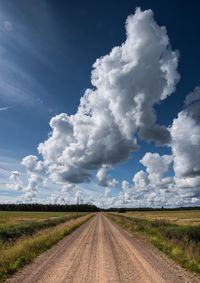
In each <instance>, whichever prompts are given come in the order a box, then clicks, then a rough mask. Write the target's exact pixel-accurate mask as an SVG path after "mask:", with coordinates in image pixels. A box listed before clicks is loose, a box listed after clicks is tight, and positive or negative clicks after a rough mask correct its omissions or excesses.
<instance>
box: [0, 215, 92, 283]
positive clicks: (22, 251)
mask: <svg viewBox="0 0 200 283" xmlns="http://www.w3.org/2000/svg"><path fill="white" fill-rule="evenodd" d="M93 215H94V214H87V215H85V216H82V217H79V218H77V219H73V220H71V221H68V222H67V223H63V224H59V225H57V226H55V227H53V228H52V227H51V228H48V229H43V230H41V231H38V232H36V233H35V234H34V235H33V236H27V237H25V238H20V239H19V240H18V241H16V242H15V244H14V245H3V246H1V248H0V282H3V281H4V280H6V279H7V278H8V277H9V276H11V275H12V274H13V273H15V272H16V271H17V270H18V269H19V268H20V267H22V266H23V265H25V264H27V263H30V262H31V261H32V260H33V259H34V258H35V257H36V256H38V255H39V254H41V253H42V252H44V251H46V250H47V249H48V248H50V247H51V246H52V245H54V244H55V243H57V242H58V241H59V240H61V239H62V238H64V237H65V236H66V235H68V234H70V233H71V232H72V231H73V230H75V229H76V228H78V227H79V226H80V225H81V224H83V223H85V222H86V221H88V220H89V219H90V218H91V217H92V216H93Z"/></svg>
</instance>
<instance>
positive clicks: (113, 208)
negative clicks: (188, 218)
mask: <svg viewBox="0 0 200 283" xmlns="http://www.w3.org/2000/svg"><path fill="white" fill-rule="evenodd" d="M177 210H200V207H199V206H190V207H173V208H164V207H161V208H153V207H136V208H131V207H130V208H127V207H126V208H125V207H118V208H117V207H111V208H109V209H106V211H111V212H112V211H113V212H120V213H125V212H126V211H177Z"/></svg>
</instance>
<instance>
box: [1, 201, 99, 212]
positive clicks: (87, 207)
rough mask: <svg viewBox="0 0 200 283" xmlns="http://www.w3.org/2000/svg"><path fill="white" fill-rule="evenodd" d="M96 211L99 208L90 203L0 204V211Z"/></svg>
mask: <svg viewBox="0 0 200 283" xmlns="http://www.w3.org/2000/svg"><path fill="white" fill-rule="evenodd" d="M77 210H78V211H79V212H90V211H91V212H97V211H99V208H98V207H96V206H95V205H91V204H79V205H78V206H77V205H76V204H70V205H69V204H41V203H18V204H10V203H9V204H8V203H3V204H0V211H58V212H62V211H64V212H73V211H77Z"/></svg>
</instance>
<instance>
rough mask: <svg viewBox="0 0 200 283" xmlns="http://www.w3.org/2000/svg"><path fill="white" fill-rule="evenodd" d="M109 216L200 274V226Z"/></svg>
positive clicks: (110, 214)
mask: <svg viewBox="0 0 200 283" xmlns="http://www.w3.org/2000/svg"><path fill="white" fill-rule="evenodd" d="M107 216H108V217H109V218H110V219H111V220H113V221H115V222H116V223H117V224H119V225H120V226H122V227H123V228H125V229H126V230H128V231H129V232H130V233H137V235H142V236H143V237H145V238H146V239H148V240H150V241H151V242H152V243H153V244H154V246H156V247H157V248H159V249H160V250H161V251H163V252H164V253H166V254H167V255H168V256H169V257H171V258H172V259H174V260H175V261H176V262H177V263H179V264H180V265H181V266H182V267H184V268H186V269H188V270H191V271H193V272H196V273H198V274H200V226H189V225H188V226H185V225H184V226H181V225H176V224H172V223H169V222H166V221H161V220H147V219H141V218H133V217H127V216H121V215H117V214H114V213H109V214H107Z"/></svg>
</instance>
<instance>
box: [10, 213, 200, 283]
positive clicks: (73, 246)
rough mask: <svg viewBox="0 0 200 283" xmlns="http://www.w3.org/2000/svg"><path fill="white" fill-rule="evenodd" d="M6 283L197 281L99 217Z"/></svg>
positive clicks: (140, 241) (175, 282)
mask: <svg viewBox="0 0 200 283" xmlns="http://www.w3.org/2000/svg"><path fill="white" fill-rule="evenodd" d="M7 282H9V283H16V282H17V283H30V282H31V283H64V282H74V283H79V282H85V283H91V282H92V283H104V282H114V283H117V282H123V283H124V282H131V283H150V282H152V283H164V282H170V283H181V282H200V281H199V280H198V279H197V278H195V277H194V276H193V275H191V274H190V273H188V272H186V271H184V270H183V269H182V268H181V267H179V266H177V265H176V264H174V263H173V262H172V261H171V260H169V259H168V258H167V257H166V256H165V255H163V254H162V253H160V252H159V251H157V250H156V249H154V248H153V247H151V245H149V244H148V243H145V242H144V241H143V240H139V239H135V238H132V237H131V236H129V235H128V233H127V232H125V231H124V230H122V229H121V228H119V227H118V226H116V225H115V224H113V223H112V222H111V221H110V220H108V219H107V218H105V217H104V216H103V215H102V214H98V215H96V216H95V217H94V218H92V219H91V220H90V221H88V222H87V223H85V224H83V225H82V226H81V227H80V228H79V229H77V230H76V231H75V232H74V233H72V234H71V235H69V236H67V237H66V238H65V239H64V240H62V241H60V242H59V243H58V244H57V245H55V246H54V247H53V248H51V249H50V250H48V251H47V252H46V253H44V254H43V255H41V256H39V257H38V258H37V259H36V260H35V261H34V263H33V264H31V265H29V266H27V267H25V268H24V269H23V270H22V271H20V272H19V273H18V274H16V275H15V276H14V277H13V278H11V279H10V280H8V281H7Z"/></svg>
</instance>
